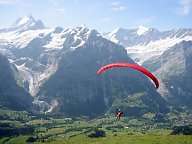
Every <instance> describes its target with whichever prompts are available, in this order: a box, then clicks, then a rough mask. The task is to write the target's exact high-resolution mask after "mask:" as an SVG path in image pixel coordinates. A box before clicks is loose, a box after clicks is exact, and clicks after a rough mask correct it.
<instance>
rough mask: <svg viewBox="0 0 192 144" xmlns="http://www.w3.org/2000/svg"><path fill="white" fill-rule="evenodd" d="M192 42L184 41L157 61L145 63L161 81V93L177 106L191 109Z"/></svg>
mask: <svg viewBox="0 0 192 144" xmlns="http://www.w3.org/2000/svg"><path fill="white" fill-rule="evenodd" d="M191 62H192V42H191V41H188V42H186V41H183V42H181V43H179V44H177V45H175V46H173V47H171V48H170V49H169V50H168V51H166V52H165V53H164V54H163V55H162V56H161V57H160V58H159V59H158V60H157V61H155V62H153V63H152V62H148V63H145V66H146V67H148V68H151V70H153V71H154V72H155V73H156V75H158V77H159V79H160V80H161V83H162V87H161V88H160V91H159V92H160V93H161V94H162V96H164V97H165V98H166V99H168V100H169V101H170V102H172V103H173V104H176V105H177V106H188V107H189V108H191V106H192V105H191V103H190V101H191V100H192V91H191V85H192V75H191V72H192V65H191Z"/></svg>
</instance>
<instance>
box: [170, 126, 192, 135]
mask: <svg viewBox="0 0 192 144" xmlns="http://www.w3.org/2000/svg"><path fill="white" fill-rule="evenodd" d="M171 134H173V135H176V134H183V135H192V125H186V126H176V127H174V128H173V131H172V133H171Z"/></svg>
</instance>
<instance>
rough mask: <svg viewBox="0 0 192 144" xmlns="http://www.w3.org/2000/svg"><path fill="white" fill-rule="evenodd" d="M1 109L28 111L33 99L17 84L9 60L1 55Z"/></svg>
mask: <svg viewBox="0 0 192 144" xmlns="http://www.w3.org/2000/svg"><path fill="white" fill-rule="evenodd" d="M0 67H1V69H0V108H10V109H14V110H27V109H30V108H31V107H32V101H33V97H31V96H30V94H29V93H27V92H26V91H24V90H23V89H22V88H21V87H19V86H18V85H17V83H16V80H15V79H14V76H13V71H12V69H11V66H10V64H9V61H8V59H7V58H6V57H5V56H2V55H1V54H0Z"/></svg>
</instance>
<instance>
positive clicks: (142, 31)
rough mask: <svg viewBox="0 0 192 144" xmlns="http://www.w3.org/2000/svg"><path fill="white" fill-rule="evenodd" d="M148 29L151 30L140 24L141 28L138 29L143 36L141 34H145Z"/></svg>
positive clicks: (138, 33)
mask: <svg viewBox="0 0 192 144" xmlns="http://www.w3.org/2000/svg"><path fill="white" fill-rule="evenodd" d="M147 31H149V28H147V27H144V26H139V28H138V30H137V35H139V36H141V35H143V34H145V33H146V32H147Z"/></svg>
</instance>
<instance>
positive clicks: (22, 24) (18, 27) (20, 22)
mask: <svg viewBox="0 0 192 144" xmlns="http://www.w3.org/2000/svg"><path fill="white" fill-rule="evenodd" d="M44 28H45V26H44V24H43V23H42V21H41V20H38V21H36V20H35V19H34V18H33V17H32V16H31V15H30V14H28V15H26V16H24V17H21V18H19V19H17V20H16V21H15V22H14V23H13V24H12V25H11V27H9V28H6V32H12V31H15V32H23V31H26V30H37V29H44Z"/></svg>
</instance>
